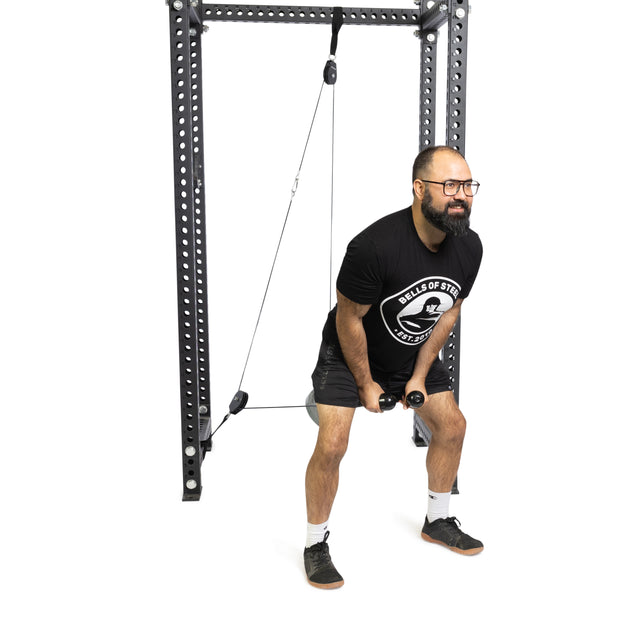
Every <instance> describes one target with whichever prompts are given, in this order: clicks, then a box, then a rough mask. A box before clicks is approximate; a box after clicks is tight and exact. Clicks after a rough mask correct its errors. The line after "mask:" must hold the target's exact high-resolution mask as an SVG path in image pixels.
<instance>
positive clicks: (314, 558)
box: [304, 531, 344, 589]
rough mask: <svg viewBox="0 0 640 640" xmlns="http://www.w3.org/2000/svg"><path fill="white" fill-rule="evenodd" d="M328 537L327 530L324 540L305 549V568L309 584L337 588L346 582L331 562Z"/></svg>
mask: <svg viewBox="0 0 640 640" xmlns="http://www.w3.org/2000/svg"><path fill="white" fill-rule="evenodd" d="M328 537H329V532H328V531H327V533H325V534H324V540H323V541H322V542H318V543H317V544H314V545H312V546H310V547H307V548H306V549H305V550H304V569H305V571H306V572H307V580H308V581H309V584H311V585H313V586H314V587H318V588H320V589H337V588H338V587H341V586H342V585H343V584H344V580H343V579H342V576H341V575H340V574H339V573H338V572H337V571H336V568H335V567H334V566H333V562H331V556H330V555H329V545H328V544H327V538H328Z"/></svg>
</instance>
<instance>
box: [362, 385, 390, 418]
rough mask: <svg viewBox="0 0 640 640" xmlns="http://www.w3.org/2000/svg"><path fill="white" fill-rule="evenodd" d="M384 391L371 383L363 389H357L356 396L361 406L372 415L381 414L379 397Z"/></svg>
mask: <svg viewBox="0 0 640 640" xmlns="http://www.w3.org/2000/svg"><path fill="white" fill-rule="evenodd" d="M383 393H384V389H383V388H382V387H381V386H380V385H379V384H378V383H377V382H375V381H371V382H370V383H369V384H367V385H365V386H364V387H358V395H359V396H360V402H361V403H362V406H363V407H364V408H365V409H366V410H367V411H371V412H373V413H382V409H381V408H380V396H381V395H382V394H383Z"/></svg>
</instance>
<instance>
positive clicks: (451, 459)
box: [415, 391, 467, 493]
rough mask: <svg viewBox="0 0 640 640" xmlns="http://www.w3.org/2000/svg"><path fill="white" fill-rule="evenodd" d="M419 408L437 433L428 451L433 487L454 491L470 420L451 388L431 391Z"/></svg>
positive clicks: (430, 486)
mask: <svg viewBox="0 0 640 640" xmlns="http://www.w3.org/2000/svg"><path fill="white" fill-rule="evenodd" d="M415 411H416V413H417V414H418V415H419V416H420V418H422V420H423V421H424V423H425V424H426V425H427V426H428V427H429V429H430V430H431V433H432V434H433V437H432V439H431V443H430V444H429V449H428V451H427V473H428V474H429V489H430V490H431V491H436V492H438V493H445V492H447V491H451V487H452V486H453V483H454V481H455V479H456V475H457V473H458V467H459V465H460V457H461V455H462V443H463V442H464V435H465V431H466V426H467V423H466V420H465V418H464V416H463V415H462V412H461V411H460V409H459V408H458V405H457V403H456V401H455V398H454V397H453V393H452V392H451V391H444V392H442V393H435V394H434V395H430V396H429V401H428V402H427V403H425V404H424V405H423V406H422V407H421V408H420V409H416V410H415Z"/></svg>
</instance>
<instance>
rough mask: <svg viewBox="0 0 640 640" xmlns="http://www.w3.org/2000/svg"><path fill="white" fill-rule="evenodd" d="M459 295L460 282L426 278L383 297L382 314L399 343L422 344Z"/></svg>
mask: <svg viewBox="0 0 640 640" xmlns="http://www.w3.org/2000/svg"><path fill="white" fill-rule="evenodd" d="M459 295H460V285H459V284H458V283H457V282H456V281H455V280H451V279H450V278H440V277H437V276H432V277H430V278H423V279H422V280H418V282H414V283H413V284H412V285H409V286H408V287H407V288H406V289H403V290H402V291H399V292H398V293H396V294H394V295H392V296H389V297H388V298H386V299H385V300H383V301H382V303H381V304H380V313H381V315H382V319H383V321H384V324H385V326H386V327H387V330H388V331H389V333H390V334H391V335H392V336H393V337H394V338H395V339H396V340H397V341H398V342H401V343H402V344H406V345H417V344H422V343H423V342H424V341H425V340H426V339H427V338H428V337H429V336H430V335H431V332H432V331H433V328H434V327H435V326H436V323H437V322H438V320H439V319H440V317H441V316H442V314H443V313H444V312H445V311H448V310H449V309H451V307H453V305H454V303H455V301H456V300H457V298H458V296H459Z"/></svg>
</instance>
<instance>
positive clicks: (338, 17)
mask: <svg viewBox="0 0 640 640" xmlns="http://www.w3.org/2000/svg"><path fill="white" fill-rule="evenodd" d="M343 22H344V16H343V14H342V7H334V8H333V16H332V19H331V49H330V51H331V55H332V56H335V55H336V49H337V48H338V33H339V32H340V27H341V26H342V24H343Z"/></svg>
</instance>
